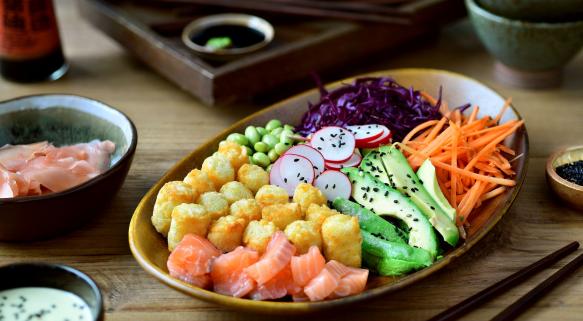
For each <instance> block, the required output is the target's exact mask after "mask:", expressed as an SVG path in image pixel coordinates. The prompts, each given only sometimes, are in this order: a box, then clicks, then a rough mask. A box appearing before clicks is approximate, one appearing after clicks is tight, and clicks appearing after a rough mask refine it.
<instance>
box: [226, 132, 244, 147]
mask: <svg viewBox="0 0 583 321" xmlns="http://www.w3.org/2000/svg"><path fill="white" fill-rule="evenodd" d="M227 140H228V141H231V142H235V143H237V144H239V145H241V146H245V145H248V144H249V139H247V137H245V135H243V134H239V133H232V134H230V135H229V136H227Z"/></svg>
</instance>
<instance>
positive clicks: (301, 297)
mask: <svg viewBox="0 0 583 321" xmlns="http://www.w3.org/2000/svg"><path fill="white" fill-rule="evenodd" d="M292 300H293V301H294V302H308V301H310V298H309V297H308V296H307V295H306V293H304V291H300V292H298V293H296V294H293V295H292Z"/></svg>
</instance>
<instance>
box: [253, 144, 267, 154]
mask: <svg viewBox="0 0 583 321" xmlns="http://www.w3.org/2000/svg"><path fill="white" fill-rule="evenodd" d="M253 148H255V151H257V152H260V153H267V151H269V145H267V144H266V143H264V142H257V143H255V145H253Z"/></svg>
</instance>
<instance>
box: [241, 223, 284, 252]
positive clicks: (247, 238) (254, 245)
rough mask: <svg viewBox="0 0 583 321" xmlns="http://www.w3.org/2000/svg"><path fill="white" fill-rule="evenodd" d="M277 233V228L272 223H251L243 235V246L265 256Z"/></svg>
mask: <svg viewBox="0 0 583 321" xmlns="http://www.w3.org/2000/svg"><path fill="white" fill-rule="evenodd" d="M277 231H278V229H277V227H276V226H275V224H273V223H272V222H269V221H266V220H260V221H251V222H249V224H247V228H245V232H244V233H243V244H244V245H245V246H247V247H249V248H251V249H254V250H255V251H257V252H258V253H259V254H263V253H264V252H265V249H266V248H267V243H269V240H271V236H272V235H273V234H274V233H275V232H277Z"/></svg>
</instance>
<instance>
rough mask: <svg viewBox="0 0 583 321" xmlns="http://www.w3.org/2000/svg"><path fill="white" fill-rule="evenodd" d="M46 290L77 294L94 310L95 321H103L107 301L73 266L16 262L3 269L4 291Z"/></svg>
mask: <svg viewBox="0 0 583 321" xmlns="http://www.w3.org/2000/svg"><path fill="white" fill-rule="evenodd" d="M21 287H46V288H53V289H59V290H63V291H67V292H70V293H73V294H75V295H77V296H78V297H80V298H81V299H83V301H85V303H87V305H88V306H89V309H90V310H91V315H92V316H93V319H92V320H85V321H103V319H104V312H103V299H102V297H101V292H100V291H99V288H98V287H97V285H96V284H95V282H94V281H93V280H92V279H91V278H90V277H89V276H87V275H86V274H84V273H83V272H81V271H79V270H76V269H74V268H72V267H68V266H65V265H59V264H51V263H16V264H10V265H5V266H2V267H0V291H1V290H9V289H15V288H21Z"/></svg>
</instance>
